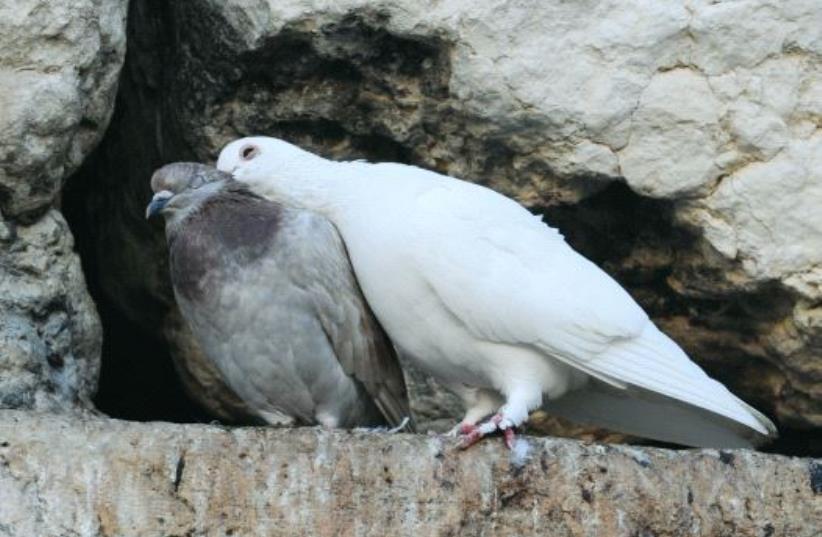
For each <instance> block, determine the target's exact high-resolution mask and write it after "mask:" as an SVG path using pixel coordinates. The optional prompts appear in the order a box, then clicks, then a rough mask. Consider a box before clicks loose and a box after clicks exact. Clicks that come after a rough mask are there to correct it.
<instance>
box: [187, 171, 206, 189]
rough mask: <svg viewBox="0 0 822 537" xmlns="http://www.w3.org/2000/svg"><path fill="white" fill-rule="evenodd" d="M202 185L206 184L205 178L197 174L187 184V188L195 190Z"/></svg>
mask: <svg viewBox="0 0 822 537" xmlns="http://www.w3.org/2000/svg"><path fill="white" fill-rule="evenodd" d="M204 184H206V178H205V177H203V176H202V175H200V174H197V175H195V176H194V178H192V179H191V183H189V188H192V189H195V190H196V189H198V188H200V187H201V186H203V185H204Z"/></svg>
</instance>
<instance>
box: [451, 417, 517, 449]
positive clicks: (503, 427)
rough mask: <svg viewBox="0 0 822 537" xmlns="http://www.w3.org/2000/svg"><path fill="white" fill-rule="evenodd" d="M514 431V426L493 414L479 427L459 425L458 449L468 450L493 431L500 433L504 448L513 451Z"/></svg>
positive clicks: (505, 419) (504, 418) (465, 424)
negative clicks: (503, 439)
mask: <svg viewBox="0 0 822 537" xmlns="http://www.w3.org/2000/svg"><path fill="white" fill-rule="evenodd" d="M514 429H515V428H514V424H513V423H512V422H511V421H510V420H508V419H507V418H506V417H505V416H503V415H502V414H495V415H494V416H492V417H491V418H490V419H488V420H487V421H485V422H483V423H481V424H479V425H470V424H467V423H463V424H460V425H459V432H460V444H459V447H460V449H468V448H469V447H471V446H473V445H474V444H476V443H477V442H479V441H480V440H482V439H483V438H485V437H486V436H488V435H489V434H491V433H493V432H495V431H502V434H503V437H504V438H505V445H506V447H508V449H513V448H514V441H515V440H516V432H515V430H514Z"/></svg>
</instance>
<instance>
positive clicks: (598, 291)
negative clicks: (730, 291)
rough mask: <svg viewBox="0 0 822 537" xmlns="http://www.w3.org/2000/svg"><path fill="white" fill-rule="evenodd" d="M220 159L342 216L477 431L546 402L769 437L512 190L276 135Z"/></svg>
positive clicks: (301, 202) (668, 428)
mask: <svg viewBox="0 0 822 537" xmlns="http://www.w3.org/2000/svg"><path fill="white" fill-rule="evenodd" d="M218 167H219V168H220V169H221V170H223V171H228V172H231V173H233V174H234V176H235V178H236V179H238V180H240V181H243V182H246V183H248V184H249V185H250V186H251V188H252V189H253V190H255V191H256V192H258V193H259V194H261V195H264V196H267V197H270V198H273V199H277V200H281V201H287V202H289V203H292V204H295V205H297V206H301V207H305V208H307V209H311V210H314V211H318V212H320V213H322V214H324V215H325V216H327V217H328V218H329V219H330V220H331V221H332V222H334V224H335V225H336V226H337V227H338V228H339V230H340V233H341V235H342V237H343V239H344V241H345V243H346V246H347V248H348V250H349V254H350V257H351V261H352V265H353V266H354V269H355V272H356V275H357V278H358V280H359V282H360V285H361V287H362V290H363V293H364V295H365V297H366V299H367V300H368V302H369V304H370V305H371V307H372V309H373V310H374V312H375V314H376V316H377V318H378V319H379V320H380V322H381V323H382V324H383V326H384V327H385V329H386V331H387V332H388V334H389V335H390V336H391V338H392V340H393V341H394V344H395V345H396V346H397V347H398V349H399V350H400V352H402V353H403V354H404V355H406V356H407V357H408V358H409V359H411V360H413V361H414V362H415V363H416V364H418V365H419V366H420V367H422V368H423V369H425V370H427V371H428V372H430V373H431V374H432V375H434V376H436V377H437V378H438V379H439V380H441V381H443V382H445V383H446V384H447V385H448V386H450V387H451V388H452V389H454V391H456V392H457V393H458V394H459V395H461V396H462V398H463V400H464V401H465V403H466V407H467V409H466V410H467V411H466V416H465V418H464V419H463V425H464V427H463V430H465V431H470V430H472V429H473V428H472V427H471V426H472V425H474V424H476V423H477V422H478V420H480V419H481V418H483V417H485V416H487V415H489V414H491V413H494V412H497V414H496V416H495V419H492V420H489V421H487V422H485V423H484V424H482V425H481V426H480V428H479V429H478V431H479V434H480V435H481V434H486V433H488V432H490V431H492V430H494V429H496V428H499V429H503V430H504V429H510V428H511V427H513V426H517V425H520V424H521V423H523V422H524V421H525V420H526V419H527V417H528V412H530V411H532V410H535V409H536V408H539V407H541V406H545V407H546V408H547V409H548V410H551V411H554V412H556V413H558V414H562V415H564V416H566V417H569V418H572V419H577V420H583V421H589V422H593V423H598V424H601V425H605V426H609V427H612V428H615V429H617V430H622V431H626V432H630V433H634V434H640V435H642V436H647V437H650V438H655V439H659V440H666V441H673V442H677V443H682V444H686V445H695V446H715V447H736V446H750V445H756V444H758V443H760V442H761V441H763V440H764V439H766V438H767V437H769V436H773V435H775V428H774V426H773V424H772V423H771V422H770V421H769V420H768V419H767V418H766V417H764V416H763V415H762V414H760V413H759V412H757V411H756V410H754V409H753V408H751V407H750V406H748V405H747V404H745V403H744V402H742V401H740V400H739V399H738V398H736V397H735V396H734V395H733V394H731V393H730V392H729V391H728V390H727V389H726V388H725V387H724V386H722V385H721V384H719V383H718V382H716V381H715V380H713V379H711V378H710V377H708V376H707V375H706V374H705V373H704V372H703V371H702V370H701V369H700V368H699V367H698V366H697V365H696V364H695V363H693V362H692V361H691V360H690V359H689V358H688V357H687V355H686V354H685V353H684V352H683V351H682V349H680V348H679V346H678V345H677V344H676V343H674V342H673V341H672V340H671V339H670V338H668V337H667V336H666V335H665V334H663V333H662V332H660V331H659V330H658V329H657V328H656V326H654V324H653V323H652V322H651V321H650V320H649V319H648V317H647V315H646V314H645V312H644V311H642V309H641V308H640V307H639V306H638V305H637V304H636V303H635V302H634V301H633V299H632V298H631V297H630V296H629V295H628V294H627V293H626V292H625V290H624V289H622V287H620V286H619V284H617V283H616V282H615V281H614V280H613V279H611V278H610V277H609V276H608V275H607V274H605V273H604V272H603V271H602V270H600V269H599V268H598V267H596V266H595V265H594V264H593V263H591V262H590V261H588V260H587V259H585V258H584V257H582V256H581V255H579V254H577V253H576V252H575V251H573V250H572V249H571V248H570V247H569V246H568V245H567V244H566V243H565V241H564V239H563V238H562V236H561V235H560V234H559V233H558V232H557V231H556V230H554V229H552V228H550V227H548V226H546V225H544V224H543V223H541V222H540V221H538V219H536V218H534V217H533V215H531V213H529V212H528V211H527V210H525V209H524V208H523V207H522V206H520V205H519V204H517V203H516V202H514V201H513V200H511V199H508V198H506V197H504V196H502V195H500V194H498V193H496V192H494V191H492V190H490V189H487V188H484V187H482V186H479V185H475V184H472V183H469V182H465V181H461V180H458V179H454V178H451V177H446V176H443V175H439V174H436V173H433V172H429V171H426V170H422V169H419V168H416V167H413V166H405V165H400V164H370V163H366V162H333V161H329V160H325V159H323V158H321V157H318V156H316V155H313V154H311V153H308V152H306V151H303V150H301V149H299V148H297V147H295V146H293V145H290V144H287V143H285V142H283V141H281V140H276V139H272V138H264V137H255V138H245V139H242V140H237V141H235V142H232V143H231V144H229V145H228V146H226V147H225V148H224V149H223V151H222V153H221V154H220V158H219V162H218Z"/></svg>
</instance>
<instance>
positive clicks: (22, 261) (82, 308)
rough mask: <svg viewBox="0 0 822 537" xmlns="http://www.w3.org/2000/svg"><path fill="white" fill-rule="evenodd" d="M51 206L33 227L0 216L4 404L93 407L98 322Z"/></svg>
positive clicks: (0, 397)
mask: <svg viewBox="0 0 822 537" xmlns="http://www.w3.org/2000/svg"><path fill="white" fill-rule="evenodd" d="M72 249H73V243H72V239H71V234H70V233H69V230H68V226H67V225H66V222H65V220H63V217H62V216H61V215H60V213H59V212H58V211H56V210H54V209H52V210H50V211H49V212H48V213H47V214H46V215H45V216H43V217H42V218H40V219H39V220H38V221H37V222H36V223H34V224H31V225H15V224H13V223H10V222H5V223H4V222H0V408H29V409H42V410H45V409H48V410H65V409H66V408H72V407H76V406H79V407H88V406H90V398H91V396H92V395H93V394H94V391H95V389H96V388H97V374H98V372H99V368H100V362H99V360H100V340H101V334H100V321H99V319H98V318H97V313H96V310H95V309H94V304H93V303H92V301H91V298H90V297H89V296H88V293H87V292H86V287H85V280H84V279H83V274H82V272H81V271H80V262H79V260H78V259H77V256H76V255H75V254H74V252H73V251H72Z"/></svg>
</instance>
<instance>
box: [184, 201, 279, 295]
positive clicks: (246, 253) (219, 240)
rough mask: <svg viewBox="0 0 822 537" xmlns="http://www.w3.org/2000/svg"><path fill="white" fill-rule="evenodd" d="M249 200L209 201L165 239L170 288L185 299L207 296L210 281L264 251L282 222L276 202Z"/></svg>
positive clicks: (227, 273) (251, 260)
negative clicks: (171, 284) (262, 207)
mask: <svg viewBox="0 0 822 537" xmlns="http://www.w3.org/2000/svg"><path fill="white" fill-rule="evenodd" d="M264 209H265V210H261V205H260V204H259V203H249V202H247V201H246V200H244V199H241V198H240V199H235V198H232V197H228V196H227V197H225V198H220V199H217V200H213V201H210V202H209V203H208V204H206V205H205V206H204V207H202V208H201V209H200V211H199V212H198V213H197V214H195V215H191V216H190V217H189V218H188V219H187V222H186V225H185V226H183V228H182V229H181V231H180V232H178V233H174V234H172V235H171V237H169V243H170V244H169V247H170V248H169V251H170V256H169V262H170V268H171V279H172V283H173V284H174V288H175V290H176V291H177V293H179V294H180V295H182V296H183V297H184V298H186V299H187V300H203V299H206V300H207V295H208V293H209V290H210V289H213V288H214V286H215V284H218V282H216V281H215V280H217V279H221V278H225V277H230V274H231V272H232V271H233V270H234V269H236V267H238V266H249V265H252V264H254V263H255V262H257V261H258V260H259V259H261V258H262V257H264V256H265V255H267V254H268V252H269V251H270V249H271V248H272V244H273V243H274V241H275V239H276V236H277V233H278V231H279V230H280V226H281V224H282V219H283V214H282V213H283V212H282V209H281V207H280V206H278V205H276V204H267V206H266V207H265V208H264Z"/></svg>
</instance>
